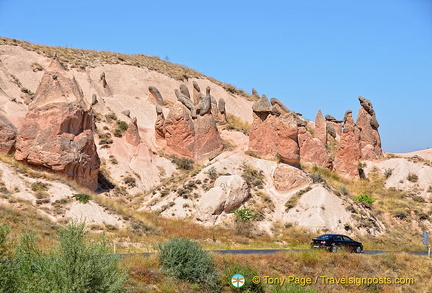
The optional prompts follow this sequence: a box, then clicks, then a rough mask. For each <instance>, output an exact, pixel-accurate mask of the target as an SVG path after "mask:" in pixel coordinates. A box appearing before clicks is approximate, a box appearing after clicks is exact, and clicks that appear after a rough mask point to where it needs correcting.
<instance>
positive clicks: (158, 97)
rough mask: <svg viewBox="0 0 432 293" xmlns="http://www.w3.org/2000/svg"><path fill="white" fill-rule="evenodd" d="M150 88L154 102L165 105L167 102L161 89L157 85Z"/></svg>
mask: <svg viewBox="0 0 432 293" xmlns="http://www.w3.org/2000/svg"><path fill="white" fill-rule="evenodd" d="M148 90H149V92H150V97H151V99H152V100H153V102H155V103H156V104H158V105H160V106H163V105H165V102H164V99H163V98H162V95H161V93H160V92H159V90H158V89H157V88H156V87H155V86H149V88H148Z"/></svg>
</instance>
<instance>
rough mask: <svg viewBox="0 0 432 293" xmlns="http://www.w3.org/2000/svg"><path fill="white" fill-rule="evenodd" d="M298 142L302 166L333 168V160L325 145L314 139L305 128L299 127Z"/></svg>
mask: <svg viewBox="0 0 432 293" xmlns="http://www.w3.org/2000/svg"><path fill="white" fill-rule="evenodd" d="M315 129H316V128H315ZM315 131H316V130H315ZM298 142H299V146H300V162H301V163H302V164H309V165H317V166H320V167H324V168H331V167H332V159H331V157H330V154H329V153H328V151H327V149H326V147H325V145H324V144H323V143H322V141H321V140H319V139H318V138H316V137H315V138H314V137H313V136H312V134H310V133H309V131H307V129H306V128H305V127H299V133H298Z"/></svg>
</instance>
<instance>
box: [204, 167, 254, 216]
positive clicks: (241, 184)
mask: <svg viewBox="0 0 432 293" xmlns="http://www.w3.org/2000/svg"><path fill="white" fill-rule="evenodd" d="M248 197H249V187H248V185H247V183H246V182H245V181H244V180H243V179H242V178H241V177H240V176H239V175H229V176H220V177H219V178H217V179H216V182H215V185H214V187H213V188H212V189H210V190H209V191H207V192H206V193H204V195H203V196H202V197H201V199H200V201H199V203H198V209H199V211H200V213H201V214H202V215H204V216H205V215H218V214H220V213H222V212H230V211H231V210H233V209H235V208H237V207H239V206H240V205H241V204H242V203H243V202H244V201H245V200H246V199H247V198H248Z"/></svg>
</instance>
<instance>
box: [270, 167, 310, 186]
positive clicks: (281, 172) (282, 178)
mask: <svg viewBox="0 0 432 293" xmlns="http://www.w3.org/2000/svg"><path fill="white" fill-rule="evenodd" d="M309 181H310V180H309V179H308V177H307V176H306V175H305V173H304V172H303V171H302V170H300V169H298V168H295V167H292V166H289V165H286V164H279V165H278V166H277V168H276V169H275V171H274V174H273V184H274V186H275V188H276V189H277V190H279V191H290V190H293V189H296V188H300V187H303V186H306V185H308V184H309Z"/></svg>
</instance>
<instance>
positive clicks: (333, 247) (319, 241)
mask: <svg viewBox="0 0 432 293" xmlns="http://www.w3.org/2000/svg"><path fill="white" fill-rule="evenodd" d="M311 247H312V248H325V249H327V250H328V251H330V252H336V251H338V250H341V249H345V250H349V251H353V252H355V253H360V252H362V250H363V244H361V242H358V241H354V240H352V239H351V238H350V237H348V236H345V235H341V234H324V235H321V236H319V237H317V238H314V239H312V241H311Z"/></svg>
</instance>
